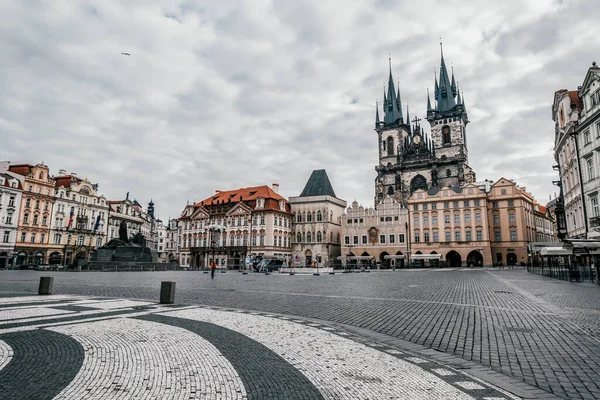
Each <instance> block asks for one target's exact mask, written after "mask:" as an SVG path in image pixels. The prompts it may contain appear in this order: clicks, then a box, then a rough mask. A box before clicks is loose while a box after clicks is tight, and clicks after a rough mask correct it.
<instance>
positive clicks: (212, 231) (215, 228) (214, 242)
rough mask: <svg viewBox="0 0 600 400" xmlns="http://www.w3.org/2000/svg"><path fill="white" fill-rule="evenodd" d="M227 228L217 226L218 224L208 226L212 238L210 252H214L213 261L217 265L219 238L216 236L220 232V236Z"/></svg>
mask: <svg viewBox="0 0 600 400" xmlns="http://www.w3.org/2000/svg"><path fill="white" fill-rule="evenodd" d="M224 230H225V227H224V226H222V225H217V224H213V225H209V226H208V232H209V238H210V250H212V261H213V262H214V263H215V264H216V262H215V252H216V247H217V246H216V245H217V240H218V238H215V236H216V235H215V234H216V233H217V232H218V233H219V236H220V233H221V231H224Z"/></svg>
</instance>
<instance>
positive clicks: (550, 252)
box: [540, 247, 573, 256]
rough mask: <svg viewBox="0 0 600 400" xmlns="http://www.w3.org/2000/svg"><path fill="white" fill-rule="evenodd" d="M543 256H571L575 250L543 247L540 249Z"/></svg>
mask: <svg viewBox="0 0 600 400" xmlns="http://www.w3.org/2000/svg"><path fill="white" fill-rule="evenodd" d="M540 255H541V256H570V255H573V250H568V249H563V248H562V247H542V248H541V249H540Z"/></svg>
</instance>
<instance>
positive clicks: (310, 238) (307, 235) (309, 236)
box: [306, 232, 312, 243]
mask: <svg viewBox="0 0 600 400" xmlns="http://www.w3.org/2000/svg"><path fill="white" fill-rule="evenodd" d="M306 241H307V242H308V243H310V242H312V236H311V234H310V232H306Z"/></svg>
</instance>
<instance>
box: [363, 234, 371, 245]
mask: <svg viewBox="0 0 600 400" xmlns="http://www.w3.org/2000/svg"><path fill="white" fill-rule="evenodd" d="M368 243H369V239H368V237H367V235H362V244H368Z"/></svg>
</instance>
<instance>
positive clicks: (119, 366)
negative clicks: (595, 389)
mask: <svg viewBox="0 0 600 400" xmlns="http://www.w3.org/2000/svg"><path fill="white" fill-rule="evenodd" d="M5 300H6V301H5ZM0 306H1V308H0V310H1V311H0V388H2V396H7V397H6V398H10V399H51V398H54V399H76V398H77V399H79V398H81V399H84V398H93V399H150V398H154V399H166V398H168V399H487V400H492V399H514V398H516V397H514V396H511V395H509V394H507V393H505V392H503V391H501V390H499V389H497V388H494V387H492V386H490V385H488V384H486V383H484V382H481V381H480V380H477V379H475V378H473V377H470V376H468V375H467V374H465V373H462V372H459V371H457V370H453V369H452V368H448V367H444V366H442V365H440V364H437V363H434V362H432V361H429V360H426V359H423V358H418V357H415V356H413V355H411V354H408V353H406V352H404V351H399V350H397V349H394V348H392V347H389V346H386V345H384V344H380V343H375V342H372V341H370V340H369V339H366V338H363V337H360V336H356V335H355V334H353V333H349V332H347V331H344V330H341V329H340V328H338V327H336V326H331V325H326V324H322V323H315V322H313V321H309V320H303V319H299V318H294V317H290V316H283V315H274V314H266V313H258V312H244V311H239V310H233V309H216V308H207V307H199V306H158V305H156V304H153V303H150V302H144V301H129V300H109V299H91V298H84V297H75V296H73V297H69V296H60V297H59V296H50V297H44V298H40V297H27V298H25V297H15V298H7V299H2V301H0ZM32 377H35V379H32Z"/></svg>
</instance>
